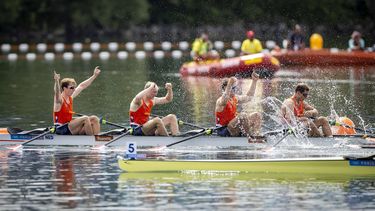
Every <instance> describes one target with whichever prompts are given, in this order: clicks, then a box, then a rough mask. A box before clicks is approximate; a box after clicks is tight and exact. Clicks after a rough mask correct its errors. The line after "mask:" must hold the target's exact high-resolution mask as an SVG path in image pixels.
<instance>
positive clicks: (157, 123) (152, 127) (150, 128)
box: [142, 117, 168, 136]
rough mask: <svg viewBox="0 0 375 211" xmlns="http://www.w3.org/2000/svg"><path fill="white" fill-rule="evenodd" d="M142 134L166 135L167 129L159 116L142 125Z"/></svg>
mask: <svg viewBox="0 0 375 211" xmlns="http://www.w3.org/2000/svg"><path fill="white" fill-rule="evenodd" d="M142 132H143V134H145V135H146V136H147V135H158V136H168V132H167V129H166V128H165V126H164V124H163V121H162V120H161V119H160V118H159V117H156V118H153V119H151V120H149V121H148V122H146V124H144V125H143V126H142Z"/></svg>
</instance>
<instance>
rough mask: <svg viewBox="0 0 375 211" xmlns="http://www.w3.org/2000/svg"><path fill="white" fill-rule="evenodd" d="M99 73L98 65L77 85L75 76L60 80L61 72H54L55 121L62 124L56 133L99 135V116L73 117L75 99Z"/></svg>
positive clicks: (56, 123)
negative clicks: (88, 76) (92, 72)
mask: <svg viewBox="0 0 375 211" xmlns="http://www.w3.org/2000/svg"><path fill="white" fill-rule="evenodd" d="M99 74H100V69H99V67H96V68H95V70H94V74H93V75H92V76H91V77H90V78H88V79H87V80H85V81H83V82H82V83H80V84H79V85H78V86H77V83H76V81H75V80H74V79H73V78H64V79H62V80H61V82H60V74H57V73H56V72H55V73H54V80H55V86H54V89H55V96H54V101H53V121H54V123H55V125H57V126H60V127H57V129H56V134H59V135H97V134H99V133H100V124H99V118H98V117H97V116H81V117H78V118H74V119H73V114H74V111H73V99H74V98H75V97H77V96H78V95H79V94H80V93H81V92H82V91H83V90H84V89H86V88H87V87H89V86H90V85H91V83H92V82H93V81H94V80H95V79H96V77H98V75H99ZM60 84H61V85H60Z"/></svg>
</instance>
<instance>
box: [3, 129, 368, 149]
mask: <svg viewBox="0 0 375 211" xmlns="http://www.w3.org/2000/svg"><path fill="white" fill-rule="evenodd" d="M45 130H46V129H43V128H41V129H40V130H33V131H21V132H20V131H18V133H13V134H12V133H9V132H8V131H7V130H2V131H3V133H0V145H14V144H22V143H24V142H26V141H28V140H30V139H32V138H34V137H36V136H38V134H41V133H43V132H44V131H45ZM0 131H1V130H0ZM200 132H202V131H201V130H196V131H189V132H187V133H185V134H183V135H181V136H175V137H173V136H168V137H164V136H132V135H126V136H124V137H122V138H120V139H119V140H117V141H115V142H113V143H111V144H110V145H109V146H126V145H127V143H128V142H135V143H137V146H138V147H139V148H149V147H158V146H166V145H169V144H172V143H175V142H177V141H180V140H183V139H185V138H187V137H190V136H194V135H196V134H198V133H200ZM122 133H123V129H116V130H112V131H108V132H105V133H102V134H101V135H97V136H87V135H56V134H47V135H44V136H42V137H39V138H38V139H36V140H35V141H33V142H31V143H28V144H27V145H33V146H38V145H44V146H77V145H80V146H97V145H104V144H106V143H108V142H109V141H111V140H113V139H114V138H116V137H118V136H119V135H121V134H122ZM280 133H282V131H280ZM368 139H369V138H365V137H363V135H360V134H355V135H344V136H341V135H338V136H335V137H334V138H323V137H322V138H306V139H303V140H302V139H298V138H296V137H294V136H293V135H289V136H288V137H287V138H286V139H285V140H284V142H286V143H288V145H303V143H305V144H313V145H314V146H321V147H332V146H335V145H337V144H347V145H355V146H359V147H361V146H366V148H372V147H373V146H375V143H374V142H373V141H371V140H368ZM266 141H267V140H266V139H258V141H257V143H254V142H249V140H248V138H247V137H220V136H217V135H215V134H213V135H203V136H199V137H196V138H194V139H191V140H189V141H185V142H183V143H179V144H178V145H176V146H178V147H187V146H188V147H192V146H197V147H223V148H228V147H258V146H262V145H264V146H267V145H270V144H271V145H272V144H274V142H273V141H274V140H272V139H271V138H270V139H268V142H269V143H267V142H266Z"/></svg>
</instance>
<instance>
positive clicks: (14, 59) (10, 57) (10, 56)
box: [8, 53, 18, 62]
mask: <svg viewBox="0 0 375 211" xmlns="http://www.w3.org/2000/svg"><path fill="white" fill-rule="evenodd" d="M17 59H18V55H17V54H15V53H10V54H8V60H9V61H12V62H13V61H16V60H17Z"/></svg>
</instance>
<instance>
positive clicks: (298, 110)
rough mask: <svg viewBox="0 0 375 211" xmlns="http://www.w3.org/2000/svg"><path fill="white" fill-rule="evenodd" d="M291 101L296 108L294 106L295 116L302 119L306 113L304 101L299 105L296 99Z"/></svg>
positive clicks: (293, 98)
mask: <svg viewBox="0 0 375 211" xmlns="http://www.w3.org/2000/svg"><path fill="white" fill-rule="evenodd" d="M291 99H292V100H293V102H294V106H293V108H294V109H293V110H294V116H296V117H302V116H303V114H304V113H305V106H304V104H303V100H302V101H301V102H300V104H299V105H298V104H297V100H296V97H295V96H293V97H291Z"/></svg>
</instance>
